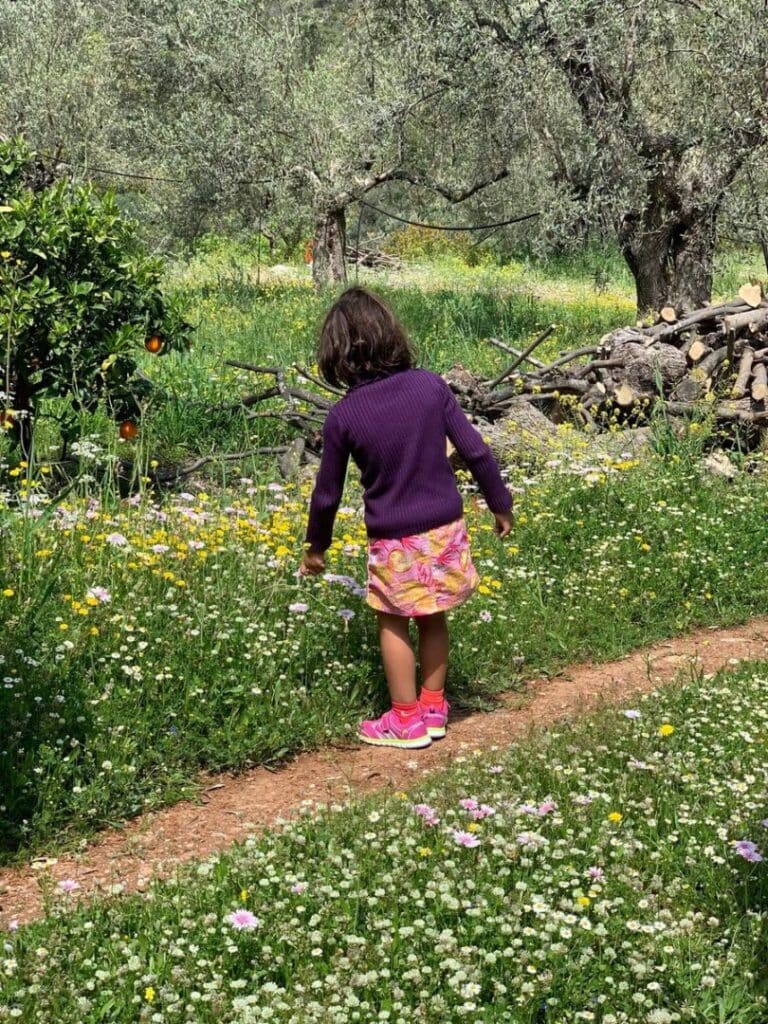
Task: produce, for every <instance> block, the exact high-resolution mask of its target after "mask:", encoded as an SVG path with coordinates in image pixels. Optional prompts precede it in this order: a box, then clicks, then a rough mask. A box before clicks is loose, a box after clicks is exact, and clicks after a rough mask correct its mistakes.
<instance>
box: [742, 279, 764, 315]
mask: <svg viewBox="0 0 768 1024" xmlns="http://www.w3.org/2000/svg"><path fill="white" fill-rule="evenodd" d="M739 298H740V299H743V300H744V301H745V302H746V304H747V305H748V306H751V307H752V309H756V308H757V307H758V306H759V305H760V303H761V302H762V301H763V286H762V285H761V284H760V283H758V284H743V285H742V286H741V288H739Z"/></svg>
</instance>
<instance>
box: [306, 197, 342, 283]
mask: <svg viewBox="0 0 768 1024" xmlns="http://www.w3.org/2000/svg"><path fill="white" fill-rule="evenodd" d="M346 248H347V217H346V210H345V208H344V207H343V206H340V207H335V208H333V209H330V210H322V211H321V212H319V213H318V214H317V216H316V217H315V233H314V239H313V242H312V280H313V282H314V285H315V287H316V288H322V287H323V286H324V285H328V284H339V283H344V282H345V281H346V280H347V264H346Z"/></svg>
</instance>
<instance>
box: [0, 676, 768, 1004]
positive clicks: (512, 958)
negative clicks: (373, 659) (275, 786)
mask: <svg viewBox="0 0 768 1024" xmlns="http://www.w3.org/2000/svg"><path fill="white" fill-rule="evenodd" d="M766 686H768V664H765V663H763V664H754V665H749V666H747V667H745V668H742V669H740V670H739V671H738V672H737V673H734V674H731V675H726V674H723V675H719V676H717V677H715V678H710V679H699V680H697V681H695V682H691V683H689V684H688V685H686V686H684V687H681V688H669V689H667V690H666V691H664V692H660V693H658V694H655V695H651V696H648V697H645V698H643V699H642V700H641V701H640V702H639V703H638V705H637V706H633V707H629V708H623V709H620V710H616V709H613V710H611V711H605V712H603V713H601V714H599V715H597V716H595V717H594V718H592V719H590V720H588V721H585V722H582V723H580V724H579V725H578V726H576V727H575V728H573V727H571V728H569V727H560V728H553V729H552V730H550V731H548V732H547V733H542V734H539V735H537V736H536V737H535V738H534V739H533V740H532V741H529V742H527V743H525V744H523V745H521V746H519V747H513V748H511V749H509V750H501V749H498V750H491V751H487V752H485V753H484V754H479V752H478V753H473V752H468V753H467V755H466V757H463V758H458V759H457V763H456V764H455V765H454V766H453V767H452V768H451V769H450V770H448V771H445V772H443V773H440V774H437V775H435V776H434V778H433V779H432V780H427V781H426V782H425V783H424V784H423V785H422V787H421V788H420V789H419V790H418V791H416V792H412V793H408V794H406V793H398V794H395V795H394V796H392V797H390V798H388V799H382V798H376V799H370V800H368V801H365V802H361V803H357V804H354V805H352V806H349V807H346V808H342V807H340V806H339V807H331V808H329V809H328V810H327V811H325V812H324V813H322V814H321V815H320V816H319V818H315V819H314V820H299V821H298V822H295V823H292V824H287V825H285V826H284V827H283V828H282V829H280V830H277V831H275V832H273V833H272V834H269V835H267V836H263V837H260V838H255V837H254V838H252V839H249V840H247V841H246V842H245V843H244V844H243V845H240V846H238V847H236V848H234V849H233V850H232V851H231V852H228V853H226V854H224V855H221V856H219V857H216V858H214V859H212V860H210V861H207V862H204V863H201V864H199V865H196V866H194V867H191V868H187V869H185V870H184V871H183V872H182V873H181V874H180V875H179V876H178V879H177V880H175V881H174V882H172V883H165V884H156V885H155V886H153V888H152V889H151V890H150V891H148V892H147V893H145V894H143V895H141V896H132V897H128V898H123V899H111V900H110V899H104V900H100V901H99V902H96V903H92V904H90V905H84V906H77V899H78V896H77V891H76V887H75V886H74V883H73V885H72V886H67V885H66V883H64V885H63V886H60V887H59V888H58V890H57V891H56V892H55V893H51V894H50V896H49V917H48V919H47V920H46V921H45V922H43V923H40V924H34V925H30V926H28V927H26V928H23V929H19V930H18V931H16V932H12V933H9V934H8V935H7V936H6V939H5V942H4V951H3V954H2V955H3V959H2V960H0V968H2V975H1V976H0V977H1V978H2V980H1V981H0V1020H14V1019H20V1020H24V1021H29V1022H30V1024H31V1022H40V1024H43V1022H45V1024H48V1022H50V1021H54V1020H55V1021H57V1022H61V1024H69V1022H72V1024H74V1022H78V1024H81V1022H82V1024H90V1022H97V1021H98V1022H102V1021H114V1022H118V1021H125V1022H128V1021H152V1022H157V1024H161V1022H162V1024H164V1022H176V1021H180V1022H189V1024H193V1022H194V1024H197V1022H201V1024H202V1022H207V1021H210V1022H214V1021H216V1022H219V1021H221V1022H238V1024H255V1022H257V1021H274V1022H277V1021H285V1022H289V1021H302V1022H312V1021H316V1022H318V1024H319V1022H323V1024H324V1022H338V1024H341V1022H347V1021H360V1022H371V1021H391V1022H399V1021H403V1022H405V1021H422V1022H438V1021H446V1020H448V1021H454V1020H455V1021H459V1020H467V1021H472V1022H487V1021H514V1022H520V1024H523V1022H525V1024H533V1022H537V1024H538V1022H558V1024H566V1022H568V1024H570V1022H576V1021H600V1022H602V1024H630V1022H632V1024H634V1022H637V1024H641V1022H642V1024H670V1022H673V1021H694V1022H697V1024H710V1022H711V1024H715V1022H718V1024H720V1022H732V1024H736V1022H738V1024H761V1022H763V1021H765V1020H766V1017H768V1002H767V1000H766V983H767V982H768V975H767V974H766V966H765V964H766V961H765V953H766V937H767V936H766V917H765V906H766V898H767V897H768V882H767V881H766V874H765V862H764V861H763V852H764V851H765V850H766V848H768V842H766V839H768V819H766V818H765V815H766V813H768V811H767V809H768V764H767V763H766V759H765V747H766V730H768V711H767V710H766V704H765V696H764V695H765V688H766ZM67 889H69V890H70V891H67Z"/></svg>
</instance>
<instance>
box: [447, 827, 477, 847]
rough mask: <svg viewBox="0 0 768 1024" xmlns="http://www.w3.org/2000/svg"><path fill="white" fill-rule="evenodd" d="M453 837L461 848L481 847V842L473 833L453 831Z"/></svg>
mask: <svg viewBox="0 0 768 1024" xmlns="http://www.w3.org/2000/svg"><path fill="white" fill-rule="evenodd" d="M451 835H452V836H453V841H454V842H455V843H458V845H459V846H466V847H468V848H469V849H472V848H473V847H475V846H479V845H480V840H479V839H478V838H477V836H475V835H472V833H471V832H461V831H460V830H459V829H452V830H451Z"/></svg>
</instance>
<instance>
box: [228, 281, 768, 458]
mask: <svg viewBox="0 0 768 1024" xmlns="http://www.w3.org/2000/svg"><path fill="white" fill-rule="evenodd" d="M554 331H555V327H554V325H552V326H550V327H548V328H547V329H546V330H545V331H543V332H542V333H541V334H540V335H539V336H538V337H537V338H536V339H534V340H533V341H532V342H531V343H530V344H529V345H528V346H526V347H525V348H524V349H517V348H514V347H513V346H511V345H509V344H506V343H505V342H502V341H500V340H498V339H496V338H490V339H488V340H489V342H490V343H491V344H493V345H495V346H496V347H497V348H499V349H501V350H502V351H504V352H505V353H507V354H508V355H510V356H512V359H511V360H510V362H509V365H508V366H507V367H506V368H505V369H504V370H503V371H502V372H501V373H499V374H497V375H496V376H495V377H493V378H490V379H489V378H484V377H481V376H479V375H477V374H474V373H472V372H470V371H469V370H466V369H465V368H464V367H462V366H455V367H453V369H451V370H449V371H448V373H446V374H445V379H446V381H447V382H448V384H449V385H450V387H451V389H452V390H453V392H454V394H455V395H456V397H457V399H458V401H459V403H460V404H461V406H462V407H463V408H464V410H465V411H466V413H467V414H468V415H469V416H470V417H471V418H472V419H473V420H474V421H475V422H476V423H478V425H479V426H481V427H482V425H483V424H484V423H488V424H491V423H494V422H496V421H498V420H503V419H504V418H505V417H511V416H512V414H514V417H515V418H519V416H520V412H521V407H522V409H523V412H524V410H525V409H526V408H527V409H531V410H536V411H537V412H538V413H540V414H543V416H544V417H546V418H547V419H549V420H552V421H553V422H562V421H564V420H567V419H571V420H573V419H576V420H577V421H579V422H580V423H581V424H582V425H583V426H585V427H589V428H590V429H593V430H596V431H599V430H602V429H606V428H607V426H608V425H609V423H611V422H613V423H615V422H616V421H617V420H618V421H619V422H623V423H626V424H628V425H629V424H631V425H633V426H636V425H638V424H640V423H643V422H647V420H648V419H649V418H650V416H651V415H652V413H653V411H654V409H658V407H659V406H662V407H663V408H664V409H665V410H666V412H667V413H668V414H669V415H670V416H679V417H693V416H697V415H707V416H713V417H714V418H715V419H716V420H718V421H723V422H729V423H730V424H731V425H732V426H733V427H734V428H736V427H738V426H744V427H745V428H746V430H745V431H743V432H740V436H741V437H743V436H747V437H748V438H751V439H752V440H753V441H754V440H755V439H759V437H760V435H761V432H762V430H763V428H767V427H768V301H766V299H765V297H764V295H763V292H762V288H761V286H760V285H752V284H750V285H745V286H744V287H743V288H742V289H741V290H740V292H739V295H738V297H737V298H735V299H733V300H732V301H730V302H725V303H722V304H719V305H710V306H705V307H703V308H702V309H698V310H695V311H694V312H691V313H687V314H685V315H678V313H677V311H676V310H675V309H673V308H672V307H667V308H665V309H662V310H661V313H660V315H659V317H658V320H657V322H656V323H654V324H652V325H647V326H643V325H638V326H636V327H622V328H619V329H618V330H616V331H612V332H611V333H610V334H606V335H605V336H604V337H603V338H602V339H601V340H600V342H599V344H597V345H590V346H586V347H583V348H577V349H573V350H572V351H569V352H564V353H562V354H561V355H559V356H558V357H557V358H556V359H554V360H550V361H549V362H542V361H541V360H540V359H538V358H537V357H536V356H535V355H534V352H535V350H536V349H537V348H538V347H539V346H540V345H542V344H543V342H544V341H546V339H547V338H549V337H550V336H551V335H552V334H553V333H554ZM229 365H232V366H237V367H239V368H241V369H245V370H253V371H254V372H256V373H266V374H270V375H271V376H272V378H273V380H274V385H273V386H272V387H268V388H265V389H264V390H263V391H262V392H259V393H257V394H254V395H248V396H246V397H245V398H243V399H242V404H243V405H244V406H245V407H246V408H247V409H249V410H251V411H249V412H248V413H247V415H248V417H249V418H257V417H258V418H264V417H269V418H273V419H279V420H282V421H283V422H285V423H286V424H288V425H290V426H291V427H293V428H294V429H295V430H296V431H297V437H296V439H295V441H294V442H293V443H291V444H289V445H286V446H283V447H281V448H270V449H266V450H265V454H267V453H269V454H282V455H284V456H285V457H287V458H289V459H290V460H292V461H293V463H294V469H295V468H296V466H297V465H300V464H302V463H306V462H311V461H313V456H316V455H317V454H318V453H319V451H320V446H321V440H322V425H323V421H324V419H325V416H326V414H327V412H328V410H329V409H330V408H331V406H332V405H333V403H334V402H335V401H336V400H337V398H338V397H339V396H340V395H341V394H342V393H343V392H341V391H339V390H337V389H335V388H330V387H328V385H326V384H325V383H323V382H322V381H320V380H319V379H317V378H316V377H314V376H313V375H312V374H310V373H308V372H307V371H306V370H304V369H302V368H301V367H298V366H295V367H294V368H293V369H294V371H295V372H296V373H297V374H298V375H299V376H300V377H303V378H304V380H305V381H308V382H310V383H312V384H314V385H315V387H316V389H317V390H309V389H307V388H304V387H297V386H295V385H293V384H290V383H289V382H288V380H287V379H286V370H285V369H284V368H281V367H263V366H258V367H257V366H252V365H250V364H248V363H242V362H235V361H232V362H230V364H229ZM321 392H325V394H322V393H321ZM266 399H277V400H278V401H279V406H278V407H274V406H272V407H271V408H268V409H259V410H254V409H253V406H255V405H260V404H261V402H262V400H266ZM534 415H536V413H535V412H534ZM540 418H541V417H540ZM748 443H751V442H750V441H748Z"/></svg>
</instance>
